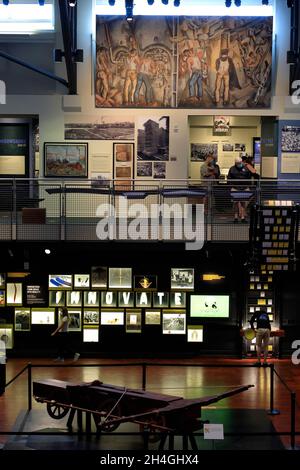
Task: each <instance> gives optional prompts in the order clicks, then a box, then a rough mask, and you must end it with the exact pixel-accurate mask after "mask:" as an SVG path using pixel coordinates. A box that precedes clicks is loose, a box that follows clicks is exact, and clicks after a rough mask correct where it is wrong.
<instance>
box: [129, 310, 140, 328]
mask: <svg viewBox="0 0 300 470" xmlns="http://www.w3.org/2000/svg"><path fill="white" fill-rule="evenodd" d="M141 332H142V311H141V310H126V333H141Z"/></svg>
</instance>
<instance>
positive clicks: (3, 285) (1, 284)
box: [0, 273, 5, 289]
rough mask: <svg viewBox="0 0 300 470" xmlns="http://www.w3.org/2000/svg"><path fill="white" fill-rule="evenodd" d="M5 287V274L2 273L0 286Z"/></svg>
mask: <svg viewBox="0 0 300 470" xmlns="http://www.w3.org/2000/svg"><path fill="white" fill-rule="evenodd" d="M3 287H5V274H4V273H0V288H1V289H3Z"/></svg>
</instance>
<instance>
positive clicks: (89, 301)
mask: <svg viewBox="0 0 300 470" xmlns="http://www.w3.org/2000/svg"><path fill="white" fill-rule="evenodd" d="M83 305H84V306H85V307H99V305H100V292H97V291H92V290H90V291H84V293H83Z"/></svg>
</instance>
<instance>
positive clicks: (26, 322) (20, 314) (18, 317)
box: [15, 308, 31, 331]
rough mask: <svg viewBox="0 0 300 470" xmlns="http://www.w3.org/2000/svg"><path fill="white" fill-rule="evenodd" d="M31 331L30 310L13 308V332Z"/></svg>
mask: <svg viewBox="0 0 300 470" xmlns="http://www.w3.org/2000/svg"><path fill="white" fill-rule="evenodd" d="M30 330H31V311H30V308H15V331H30Z"/></svg>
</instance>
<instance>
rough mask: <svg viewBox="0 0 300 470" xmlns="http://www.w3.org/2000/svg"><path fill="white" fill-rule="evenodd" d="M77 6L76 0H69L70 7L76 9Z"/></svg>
mask: <svg viewBox="0 0 300 470" xmlns="http://www.w3.org/2000/svg"><path fill="white" fill-rule="evenodd" d="M75 6H76V0H69V7H72V8H74V7H75Z"/></svg>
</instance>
